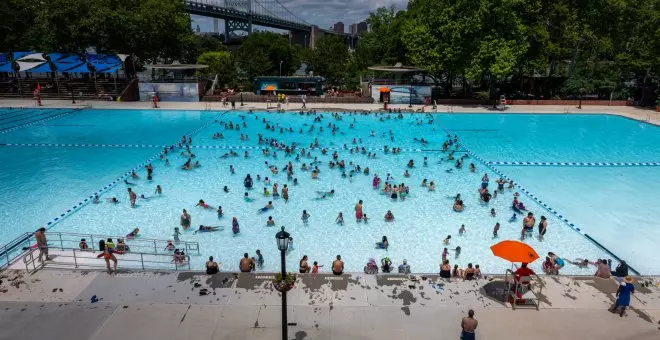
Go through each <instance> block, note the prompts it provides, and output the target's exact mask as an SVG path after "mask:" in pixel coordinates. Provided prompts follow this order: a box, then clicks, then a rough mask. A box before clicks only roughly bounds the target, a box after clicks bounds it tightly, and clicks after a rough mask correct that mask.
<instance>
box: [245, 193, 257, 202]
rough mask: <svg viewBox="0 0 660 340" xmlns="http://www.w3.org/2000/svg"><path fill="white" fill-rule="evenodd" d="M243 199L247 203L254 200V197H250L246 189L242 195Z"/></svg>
mask: <svg viewBox="0 0 660 340" xmlns="http://www.w3.org/2000/svg"><path fill="white" fill-rule="evenodd" d="M243 200H244V201H245V202H248V203H249V202H253V201H254V199H253V198H251V197H250V196H249V195H248V193H247V191H246V192H245V194H244V195H243Z"/></svg>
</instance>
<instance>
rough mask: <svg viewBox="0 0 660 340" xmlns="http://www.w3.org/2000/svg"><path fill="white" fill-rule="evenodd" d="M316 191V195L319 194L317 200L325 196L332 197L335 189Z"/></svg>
mask: <svg viewBox="0 0 660 340" xmlns="http://www.w3.org/2000/svg"><path fill="white" fill-rule="evenodd" d="M316 193H317V194H318V195H320V196H319V197H317V198H316V199H317V200H322V199H325V198H327V197H332V196H334V194H335V189H332V190H330V191H317V192H316Z"/></svg>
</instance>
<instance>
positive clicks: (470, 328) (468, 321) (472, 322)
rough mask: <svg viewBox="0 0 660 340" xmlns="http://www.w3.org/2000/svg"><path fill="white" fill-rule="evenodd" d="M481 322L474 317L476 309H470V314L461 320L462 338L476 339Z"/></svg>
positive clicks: (465, 339) (467, 339) (466, 339)
mask: <svg viewBox="0 0 660 340" xmlns="http://www.w3.org/2000/svg"><path fill="white" fill-rule="evenodd" d="M478 324H479V322H478V321H477V319H475V318H474V311H473V310H472V309H470V310H469V311H468V316H466V317H464V318H463V320H461V328H462V331H461V340H474V339H476V335H475V330H476V329H477V325H478Z"/></svg>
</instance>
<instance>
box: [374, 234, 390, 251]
mask: <svg viewBox="0 0 660 340" xmlns="http://www.w3.org/2000/svg"><path fill="white" fill-rule="evenodd" d="M389 246H390V243H389V242H388V241H387V236H383V239H382V240H381V241H380V242H376V249H387V248H388V247H389Z"/></svg>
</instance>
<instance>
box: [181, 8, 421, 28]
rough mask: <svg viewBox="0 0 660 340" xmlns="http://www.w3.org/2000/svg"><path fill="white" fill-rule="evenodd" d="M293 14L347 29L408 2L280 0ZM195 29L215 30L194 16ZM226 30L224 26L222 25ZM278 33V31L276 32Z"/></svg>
mask: <svg viewBox="0 0 660 340" xmlns="http://www.w3.org/2000/svg"><path fill="white" fill-rule="evenodd" d="M279 2H280V3H281V4H282V5H284V6H285V7H287V8H288V9H289V10H290V11H291V12H292V13H293V14H295V15H296V16H298V17H299V18H300V19H303V20H305V21H307V22H309V23H310V24H313V25H317V26H319V27H320V28H324V29H327V28H329V27H332V26H333V25H334V24H335V23H336V22H339V21H341V22H343V23H344V25H345V26H346V27H348V26H349V25H350V24H356V23H359V22H361V21H364V20H366V19H367V17H369V13H370V12H373V11H374V10H376V9H377V8H379V7H389V6H394V8H395V9H396V10H404V9H406V7H407V6H408V0H279ZM192 19H193V28H195V27H196V25H199V26H200V29H201V30H202V32H210V31H212V29H213V19H211V18H205V17H199V16H196V15H193V16H192ZM220 26H221V27H220V31H222V30H224V24H222V25H220ZM275 31H277V30H275Z"/></svg>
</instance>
